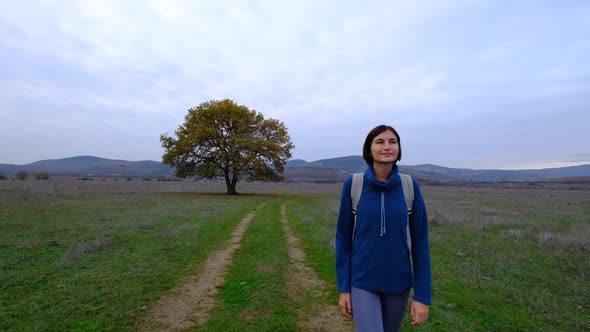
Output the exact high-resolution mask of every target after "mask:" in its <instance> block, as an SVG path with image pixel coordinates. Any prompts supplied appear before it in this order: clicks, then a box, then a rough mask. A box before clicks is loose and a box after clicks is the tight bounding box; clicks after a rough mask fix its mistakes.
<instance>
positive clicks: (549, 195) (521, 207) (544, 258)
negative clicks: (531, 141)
mask: <svg viewBox="0 0 590 332" xmlns="http://www.w3.org/2000/svg"><path fill="white" fill-rule="evenodd" d="M425 192H426V193H425V197H426V201H427V208H428V209H429V215H431V216H435V218H436V219H437V220H438V222H436V224H435V225H431V228H430V240H431V252H432V269H433V301H434V303H433V305H432V306H431V308H430V313H431V314H430V320H429V322H428V323H427V324H426V325H424V326H421V327H420V330H421V331H538V330H558V331H575V330H585V329H586V330H587V329H590V314H589V309H588V308H590V300H589V299H590V287H588V285H587V280H589V279H590V278H589V272H590V261H589V260H588V252H587V251H585V250H584V249H580V248H588V242H589V240H588V237H585V239H584V240H583V241H584V244H583V245H577V246H573V245H571V243H568V242H567V241H570V240H568V239H565V240H563V241H562V242H557V241H553V242H551V241H550V242H548V243H547V244H544V243H542V242H541V241H540V240H539V235H540V234H541V233H542V232H544V231H550V232H552V234H554V235H556V236H557V235H560V234H562V233H563V232H568V230H569V229H570V228H571V227H574V225H577V226H578V229H581V230H582V231H583V232H587V231H588V226H589V225H588V224H587V223H588V220H589V219H588V209H587V208H585V207H584V206H587V205H585V204H587V203H588V196H584V193H573V194H572V193H571V192H568V191H563V192H559V191H543V190H538V191H532V192H529V191H526V192H521V191H518V190H498V189H497V190H485V189H484V190H480V189H473V188H453V189H449V188H444V187H442V188H437V187H433V188H426V190H425ZM523 193H524V194H525V195H523ZM571 195H573V197H572V196H571ZM584 197H585V198H584ZM572 202H573V204H572ZM337 205H338V197H337V196H336V195H334V196H333V197H331V198H326V197H324V198H309V199H300V200H298V201H294V202H293V204H291V205H290V207H289V219H290V220H291V221H292V222H293V224H294V225H293V228H294V230H295V232H296V233H297V235H298V236H299V237H300V238H301V239H302V240H303V242H304V243H303V247H304V248H305V250H306V253H307V255H308V262H307V263H308V265H310V266H312V267H313V268H314V269H316V271H317V273H318V275H319V276H320V277H321V278H322V279H324V280H325V281H326V282H328V283H329V284H330V285H333V289H334V292H333V299H332V301H334V302H336V301H337V293H336V286H335V272H334V252H333V247H332V242H331V241H332V240H333V236H334V232H335V220H336V217H337ZM576 230H577V229H576ZM577 241H578V244H579V242H580V241H581V240H579V239H578V240H577ZM410 321H411V320H410V317H409V314H407V315H406V317H405V321H404V324H403V325H402V330H413V329H415V328H414V327H412V326H410V325H409V322H410Z"/></svg>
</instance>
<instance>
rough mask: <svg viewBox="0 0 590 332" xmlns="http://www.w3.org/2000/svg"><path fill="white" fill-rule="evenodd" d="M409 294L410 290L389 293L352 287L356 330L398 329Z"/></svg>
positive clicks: (377, 331)
mask: <svg viewBox="0 0 590 332" xmlns="http://www.w3.org/2000/svg"><path fill="white" fill-rule="evenodd" d="M409 294H410V291H409V290H408V291H406V292H405V293H400V294H388V293H376V292H370V291H366V290H363V289H359V288H356V287H352V289H351V292H350V302H351V303H352V317H353V318H354V324H355V325H356V330H357V331H358V332H379V331H387V332H389V331H398V330H399V326H400V325H401V323H402V319H403V318H404V311H406V306H407V304H408V297H409Z"/></svg>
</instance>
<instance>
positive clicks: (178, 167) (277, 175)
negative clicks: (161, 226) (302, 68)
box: [160, 99, 294, 194]
mask: <svg viewBox="0 0 590 332" xmlns="http://www.w3.org/2000/svg"><path fill="white" fill-rule="evenodd" d="M175 134H176V138H174V137H171V136H168V134H167V133H166V134H163V135H161V136H160V141H161V142H162V147H163V148H164V149H165V153H164V155H163V156H162V161H163V163H164V164H167V165H170V166H171V167H173V168H174V170H175V173H176V176H179V177H189V176H201V177H204V178H208V179H212V178H216V177H219V176H222V177H223V178H224V179H225V183H226V185H227V193H228V194H237V191H236V184H237V183H238V181H240V180H246V181H254V180H257V181H281V180H283V176H282V173H283V171H284V168H285V164H286V162H287V160H288V159H289V158H291V150H292V149H293V148H294V145H293V143H292V142H291V139H290V137H289V134H288V133H287V128H286V127H285V125H284V124H283V123H282V122H280V121H278V120H275V119H270V118H269V119H265V118H264V116H263V115H262V114H261V113H259V112H256V111H254V110H250V109H248V107H246V106H244V105H238V104H236V103H235V102H234V101H233V100H230V99H224V100H211V101H207V102H204V103H202V104H200V105H198V106H195V107H192V108H190V109H189V110H188V114H187V115H186V116H185V120H184V123H183V124H181V125H180V126H179V127H178V130H176V132H175Z"/></svg>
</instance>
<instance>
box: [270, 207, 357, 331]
mask: <svg viewBox="0 0 590 332" xmlns="http://www.w3.org/2000/svg"><path fill="white" fill-rule="evenodd" d="M281 224H282V228H283V233H284V235H285V239H286V241H287V247H288V252H289V258H290V259H291V264H289V270H288V274H287V282H288V289H289V295H290V296H291V297H293V300H294V301H295V302H301V301H304V300H311V301H312V302H313V304H312V305H311V306H305V309H303V310H302V312H299V313H298V315H299V325H300V326H299V327H300V328H301V329H302V330H303V331H354V325H353V323H352V320H350V319H347V318H345V317H344V316H343V315H342V314H341V313H340V309H339V308H338V305H337V304H325V303H323V301H322V299H323V298H325V294H326V293H327V292H328V290H327V287H328V286H327V285H326V283H325V282H324V281H323V280H321V279H319V278H318V277H317V275H316V274H315V272H314V270H313V269H311V268H310V267H308V266H306V265H305V252H304V251H303V249H301V248H300V246H299V243H300V240H299V238H297V237H296V236H295V235H293V232H292V230H291V227H290V226H289V220H288V219H287V203H284V204H283V205H282V206H281Z"/></svg>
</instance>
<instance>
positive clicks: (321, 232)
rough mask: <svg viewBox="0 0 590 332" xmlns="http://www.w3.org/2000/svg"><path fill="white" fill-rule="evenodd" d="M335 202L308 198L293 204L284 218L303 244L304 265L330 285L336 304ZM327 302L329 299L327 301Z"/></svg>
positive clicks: (329, 198)
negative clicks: (286, 218)
mask: <svg viewBox="0 0 590 332" xmlns="http://www.w3.org/2000/svg"><path fill="white" fill-rule="evenodd" d="M338 202H339V201H338V200H337V199H336V198H334V197H326V196H310V197H306V198H300V199H298V200H293V201H292V202H291V204H289V206H288V209H287V217H288V219H289V222H290V224H291V228H292V229H293V232H294V233H295V234H296V236H297V237H299V238H300V239H301V240H302V243H301V247H302V248H303V249H304V250H305V255H306V262H305V264H306V265H307V266H309V267H311V268H313V269H314V270H315V271H316V273H317V274H318V277H319V278H320V279H322V280H324V281H326V282H328V285H330V286H331V287H330V289H329V290H330V291H331V292H330V293H328V294H327V296H330V297H332V298H331V300H332V301H337V296H338V290H337V287H336V280H335V277H336V269H335V265H334V262H335V253H334V238H335V231H336V217H337V215H338V211H337V208H338V206H337V204H338ZM328 300H330V299H328Z"/></svg>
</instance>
